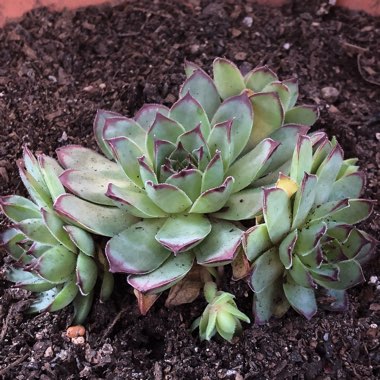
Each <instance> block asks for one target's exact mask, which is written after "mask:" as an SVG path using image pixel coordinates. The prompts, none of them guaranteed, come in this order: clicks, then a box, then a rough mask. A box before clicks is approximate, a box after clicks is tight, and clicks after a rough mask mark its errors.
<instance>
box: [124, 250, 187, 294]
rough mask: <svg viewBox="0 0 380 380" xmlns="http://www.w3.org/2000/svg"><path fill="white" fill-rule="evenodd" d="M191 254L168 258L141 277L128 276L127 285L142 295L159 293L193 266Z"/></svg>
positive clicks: (178, 279)
mask: <svg viewBox="0 0 380 380" xmlns="http://www.w3.org/2000/svg"><path fill="white" fill-rule="evenodd" d="M193 261H194V256H193V254H192V253H191V252H185V253H181V254H180V255H178V256H173V255H170V257H169V258H168V259H167V260H166V261H165V262H164V263H163V264H162V265H161V266H160V267H159V268H157V269H155V270H154V271H152V272H150V273H147V274H143V275H129V276H128V283H129V284H130V285H132V286H133V287H134V288H135V289H137V290H139V291H140V292H142V293H146V292H151V293H159V292H162V291H164V290H165V289H168V288H170V287H171V286H173V285H175V284H176V283H177V282H179V281H180V280H181V279H182V278H183V277H185V276H186V274H187V273H188V272H189V271H190V269H191V267H192V266H193Z"/></svg>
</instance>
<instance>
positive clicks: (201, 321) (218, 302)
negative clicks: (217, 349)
mask: <svg viewBox="0 0 380 380" xmlns="http://www.w3.org/2000/svg"><path fill="white" fill-rule="evenodd" d="M204 295H205V298H206V301H207V302H208V305H207V307H206V309H205V311H204V312H203V314H202V316H201V317H199V318H197V319H196V320H195V321H194V322H193V324H192V326H191V328H192V330H195V329H196V328H199V336H200V338H201V340H210V339H211V338H212V337H213V336H214V335H215V334H216V333H218V334H219V335H220V336H221V337H222V338H224V339H225V340H228V341H229V342H230V341H231V340H232V338H233V337H234V336H235V335H237V334H238V333H239V332H241V331H242V327H241V323H240V321H243V322H246V323H250V320H249V318H248V317H247V316H246V315H245V314H244V313H242V312H241V311H239V309H238V308H237V306H236V303H235V301H234V298H235V297H234V295H232V294H231V293H227V292H222V291H217V288H216V284H215V283H214V282H206V284H205V286H204Z"/></svg>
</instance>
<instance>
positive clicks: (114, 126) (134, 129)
mask: <svg viewBox="0 0 380 380" xmlns="http://www.w3.org/2000/svg"><path fill="white" fill-rule="evenodd" d="M119 137H125V138H127V139H129V140H131V141H133V142H134V143H135V144H136V145H137V146H138V147H139V148H140V149H141V150H144V147H145V138H146V132H145V130H144V129H143V128H141V126H140V125H139V124H138V123H137V122H136V121H135V120H133V119H129V118H127V117H121V116H120V117H113V118H110V119H108V120H107V121H106V124H105V128H104V130H103V140H104V141H105V142H107V140H112V139H114V138H119Z"/></svg>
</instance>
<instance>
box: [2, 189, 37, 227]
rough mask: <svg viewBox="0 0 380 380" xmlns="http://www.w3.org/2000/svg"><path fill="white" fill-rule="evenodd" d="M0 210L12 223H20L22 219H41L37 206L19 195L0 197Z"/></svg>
mask: <svg viewBox="0 0 380 380" xmlns="http://www.w3.org/2000/svg"><path fill="white" fill-rule="evenodd" d="M0 208H1V210H2V211H3V213H4V214H5V215H6V216H7V218H9V219H10V220H11V221H12V222H16V223H17V222H21V221H22V220H24V219H38V218H41V212H40V209H39V207H38V206H36V205H35V204H34V203H33V202H32V201H30V200H29V199H27V198H24V197H20V196H19V195H8V196H5V197H0Z"/></svg>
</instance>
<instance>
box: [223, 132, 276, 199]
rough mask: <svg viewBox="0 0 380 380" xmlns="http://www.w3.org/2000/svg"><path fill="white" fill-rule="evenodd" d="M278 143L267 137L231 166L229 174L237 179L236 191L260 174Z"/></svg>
mask: <svg viewBox="0 0 380 380" xmlns="http://www.w3.org/2000/svg"><path fill="white" fill-rule="evenodd" d="M278 145H279V143H277V142H275V141H273V140H271V139H265V140H264V141H261V142H260V143H259V144H258V145H257V146H256V147H255V148H254V149H252V150H251V151H250V152H249V153H247V154H246V155H244V156H243V157H241V158H239V159H238V160H237V161H235V163H233V164H232V165H231V166H230V168H229V169H228V171H227V175H229V176H232V177H233V178H234V179H235V183H234V189H233V192H234V193H236V192H238V191H240V190H242V189H244V188H246V187H247V186H248V185H250V184H251V183H252V182H253V181H254V180H255V179H256V178H257V177H258V176H259V175H260V172H262V170H263V169H264V166H265V164H266V163H267V162H268V160H269V159H270V156H271V155H272V154H273V152H274V151H275V150H276V148H277V147H278Z"/></svg>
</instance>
